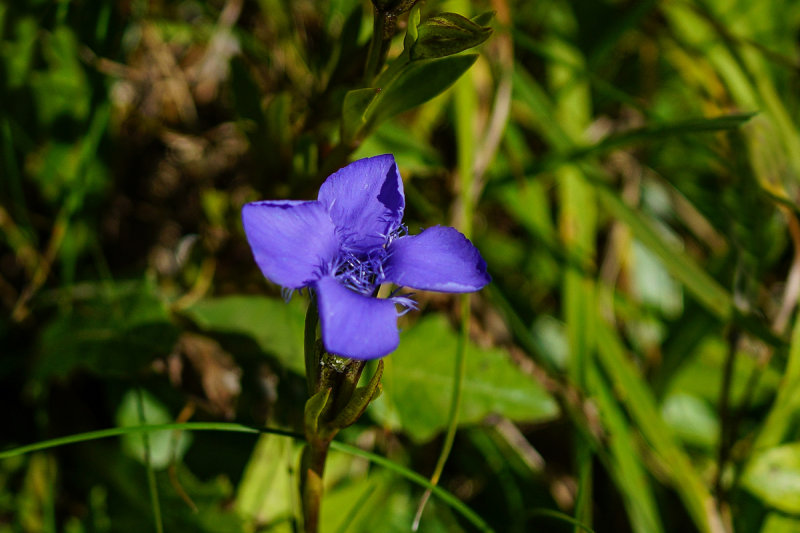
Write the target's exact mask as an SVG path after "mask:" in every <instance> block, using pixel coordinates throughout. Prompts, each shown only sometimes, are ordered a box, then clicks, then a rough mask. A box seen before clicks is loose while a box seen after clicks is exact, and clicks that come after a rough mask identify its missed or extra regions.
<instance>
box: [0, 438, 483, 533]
mask: <svg viewBox="0 0 800 533" xmlns="http://www.w3.org/2000/svg"><path fill="white" fill-rule="evenodd" d="M159 431H222V432H230V433H247V434H249V435H259V434H270V435H280V436H283V437H288V438H292V439H295V440H297V441H300V442H304V441H305V438H304V437H303V435H301V434H300V433H295V432H293V431H287V430H285V429H279V428H256V427H251V426H246V425H244V424H236V423H233V422H184V423H180V424H177V423H170V424H152V425H146V426H126V427H117V428H109V429H101V430H97V431H89V432H86V433H77V434H75V435H67V436H64V437H58V438H55V439H49V440H43V441H39V442H35V443H33V444H28V445H25V446H19V447H17V448H12V449H10V450H4V451H0V460H3V459H10V458H12V457H19V456H21V455H25V454H28V453H32V452H35V451H39V450H49V449H51V448H57V447H59V446H65V445H67V444H77V443H81V442H88V441H93V440H99V439H107V438H111V437H119V436H121V435H135V434H137V433H154V432H159ZM331 449H333V450H337V451H340V452H343V453H347V454H349V455H354V456H356V457H362V458H364V459H367V460H368V461H369V462H371V463H374V464H376V465H379V466H382V467H384V468H386V469H388V470H390V471H392V472H394V473H396V474H398V475H400V476H401V477H404V478H405V479H407V480H408V481H410V482H412V483H414V484H416V485H419V486H420V487H423V488H429V489H431V492H432V494H433V495H435V496H436V497H438V498H439V499H440V500H442V502H444V503H445V504H447V505H448V506H450V507H451V508H452V509H453V510H454V511H456V512H457V513H459V514H460V515H461V516H463V517H464V518H465V519H466V520H467V521H468V522H469V523H470V524H472V525H473V526H474V527H475V528H476V529H477V530H479V531H486V532H491V531H493V530H492V528H491V527H489V525H488V524H487V523H486V522H485V521H484V520H483V519H482V518H481V517H480V516H479V515H478V514H477V513H476V512H475V511H473V510H472V509H470V508H469V507H468V506H467V505H466V504H465V503H463V502H462V501H461V500H459V499H458V498H457V497H455V496H454V495H453V494H451V493H450V492H448V491H446V490H444V489H442V488H441V487H437V486H434V485H433V484H432V483H431V482H430V481H428V479H427V478H425V477H424V476H421V475H420V474H417V473H416V472H414V471H412V470H409V469H408V468H405V467H404V466H402V465H399V464H397V463H395V462H394V461H392V460H391V459H387V458H386V457H382V456H380V455H377V454H374V453H371V452H367V451H364V450H362V449H360V448H356V447H355V446H351V445H349V444H345V443H342V442H338V441H333V442H331Z"/></svg>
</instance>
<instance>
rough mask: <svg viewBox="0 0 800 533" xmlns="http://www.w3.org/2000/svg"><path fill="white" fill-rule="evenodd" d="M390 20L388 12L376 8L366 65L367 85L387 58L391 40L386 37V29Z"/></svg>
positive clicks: (365, 77) (369, 84)
mask: <svg viewBox="0 0 800 533" xmlns="http://www.w3.org/2000/svg"><path fill="white" fill-rule="evenodd" d="M388 21H389V15H388V13H386V12H385V11H381V10H378V9H375V14H374V16H373V18H372V40H371V41H370V43H369V51H368V52H367V64H366V66H365V67H364V85H365V86H367V87H370V86H371V84H372V80H373V79H375V76H376V75H377V74H378V71H379V70H380V68H381V65H382V63H383V61H384V59H385V58H386V52H387V51H388V46H387V44H388V43H389V40H388V39H386V38H385V31H386V24H387V23H388Z"/></svg>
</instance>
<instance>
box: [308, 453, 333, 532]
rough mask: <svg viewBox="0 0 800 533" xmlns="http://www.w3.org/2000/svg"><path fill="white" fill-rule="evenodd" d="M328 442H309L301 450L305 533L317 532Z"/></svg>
mask: <svg viewBox="0 0 800 533" xmlns="http://www.w3.org/2000/svg"><path fill="white" fill-rule="evenodd" d="M329 447H330V441H321V440H314V441H310V442H309V443H308V444H307V445H306V447H305V448H304V449H303V460H302V469H303V471H302V476H301V477H302V484H303V523H304V527H305V533H317V532H318V531H319V513H320V508H321V505H322V493H323V490H324V487H323V484H322V479H323V477H322V476H323V474H324V472H325V459H326V458H327V457H328V448H329Z"/></svg>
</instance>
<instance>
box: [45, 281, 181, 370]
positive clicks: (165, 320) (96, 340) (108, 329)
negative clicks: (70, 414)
mask: <svg viewBox="0 0 800 533" xmlns="http://www.w3.org/2000/svg"><path fill="white" fill-rule="evenodd" d="M81 290H82V291H84V292H86V293H89V294H90V296H89V297H88V298H86V299H85V300H81V301H76V302H74V306H73V308H72V310H71V311H70V312H69V313H67V314H64V315H59V316H57V317H56V318H55V319H54V320H53V321H52V322H50V323H49V324H48V325H47V326H46V327H45V328H44V331H43V332H42V334H41V337H40V340H39V345H38V350H37V351H38V354H39V357H38V359H37V360H36V363H35V365H34V370H33V375H34V379H38V380H47V379H51V378H54V377H66V376H67V375H69V373H70V372H72V371H74V370H75V369H77V368H82V369H84V370H86V371H89V372H91V373H93V374H96V375H98V376H130V375H135V374H136V373H137V372H139V371H140V370H141V368H142V367H143V366H145V365H147V364H148V363H149V362H150V361H152V360H153V359H154V358H155V357H164V356H167V355H169V354H170V352H171V351H172V349H173V347H174V346H175V342H176V341H177V339H178V328H177V327H176V326H175V325H174V324H172V322H171V321H170V317H169V313H168V311H167V308H166V305H165V304H164V302H163V301H162V300H161V299H160V298H159V297H158V295H157V294H156V292H155V288H154V287H151V286H150V285H149V284H147V283H144V282H129V283H120V284H117V285H116V286H114V287H110V288H107V289H106V288H103V287H102V286H101V285H84V286H82V287H81Z"/></svg>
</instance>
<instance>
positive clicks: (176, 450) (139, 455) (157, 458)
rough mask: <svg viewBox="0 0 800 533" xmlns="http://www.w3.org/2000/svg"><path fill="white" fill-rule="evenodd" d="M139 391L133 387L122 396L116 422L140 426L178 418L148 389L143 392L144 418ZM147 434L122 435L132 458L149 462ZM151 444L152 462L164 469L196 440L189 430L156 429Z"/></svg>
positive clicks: (155, 467)
mask: <svg viewBox="0 0 800 533" xmlns="http://www.w3.org/2000/svg"><path fill="white" fill-rule="evenodd" d="M138 395H139V393H138V392H137V391H135V390H134V389H131V390H129V391H128V392H126V393H125V395H124V396H123V397H122V401H121V402H120V404H119V407H118V408H117V414H116V421H117V425H118V426H120V427H131V426H140V425H142V424H168V423H169V422H172V421H173V420H174V419H175V417H174V416H172V415H170V413H169V411H167V408H166V407H164V405H163V404H162V403H161V402H160V401H158V399H157V398H156V397H155V396H153V395H152V394H150V393H148V392H147V391H141V395H142V412H143V414H144V419H142V418H141V417H140V416H139V415H140V412H139V405H138V402H139V400H138V398H137V396H138ZM143 437H145V436H144V435H136V434H133V433H128V434H125V435H122V436H121V437H120V439H121V440H122V449H123V450H125V452H126V453H127V454H128V455H130V456H131V457H133V458H135V459H137V460H139V461H141V462H142V463H144V462H145V444H144V438H143ZM147 438H148V443H147V446H148V447H149V452H150V464H151V465H152V467H153V468H154V469H156V470H162V469H164V468H166V467H167V466H169V464H170V463H171V462H172V461H173V460H178V459H180V458H181V457H183V455H184V454H185V453H186V450H188V449H189V444H190V443H191V441H192V437H191V435H190V434H188V433H186V432H181V433H176V432H173V431H154V432H153V433H150V434H149V435H148V436H147Z"/></svg>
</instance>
